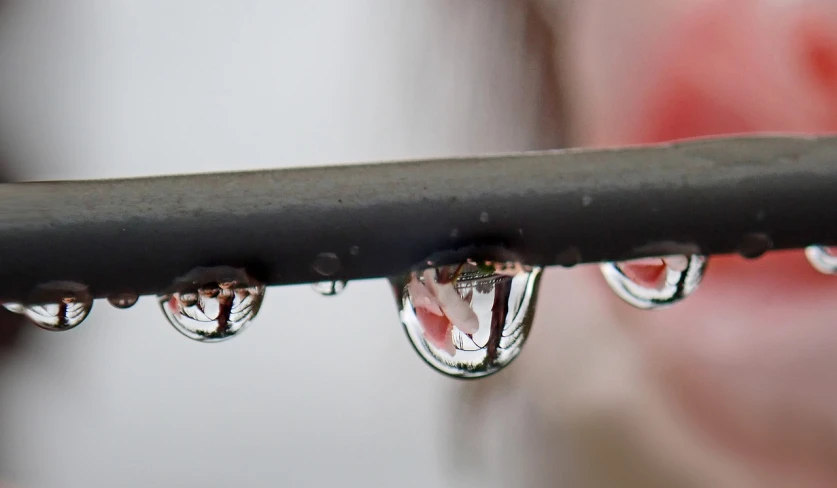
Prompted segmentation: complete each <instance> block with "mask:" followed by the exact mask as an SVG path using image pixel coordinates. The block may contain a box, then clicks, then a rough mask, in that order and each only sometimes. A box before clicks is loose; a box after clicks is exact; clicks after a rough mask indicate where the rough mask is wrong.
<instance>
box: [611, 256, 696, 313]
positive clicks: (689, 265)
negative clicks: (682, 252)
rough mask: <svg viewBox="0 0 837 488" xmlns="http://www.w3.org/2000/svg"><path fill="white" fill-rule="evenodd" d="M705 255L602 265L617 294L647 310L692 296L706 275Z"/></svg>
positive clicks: (667, 257) (662, 306)
mask: <svg viewBox="0 0 837 488" xmlns="http://www.w3.org/2000/svg"><path fill="white" fill-rule="evenodd" d="M707 262H708V261H707V259H706V256H702V255H698V254H693V255H691V256H666V257H662V258H648V259H636V260H632V261H625V262H621V263H616V262H609V263H603V264H602V265H601V270H602V274H603V275H604V278H605V281H607V283H608V285H610V288H611V289H613V291H614V292H615V293H616V295H617V296H618V297H619V298H621V299H622V300H624V301H625V302H627V303H629V304H631V305H633V306H634V307H637V308H641V309H644V310H652V309H663V308H666V307H668V306H671V305H673V304H674V303H677V302H678V301H680V300H682V299H684V298H686V297H687V296H689V295H690V294H692V293H693V292H694V291H695V290H696V289H697V287H698V285H700V282H701V280H702V279H703V275H704V274H705V272H706V264H707Z"/></svg>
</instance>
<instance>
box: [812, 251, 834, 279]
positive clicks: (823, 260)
mask: <svg viewBox="0 0 837 488" xmlns="http://www.w3.org/2000/svg"><path fill="white" fill-rule="evenodd" d="M805 257H806V258H808V262H809V263H811V266H813V267H814V269H816V270H817V271H819V272H820V273H824V274H837V248H833V247H827V246H808V247H806V248H805Z"/></svg>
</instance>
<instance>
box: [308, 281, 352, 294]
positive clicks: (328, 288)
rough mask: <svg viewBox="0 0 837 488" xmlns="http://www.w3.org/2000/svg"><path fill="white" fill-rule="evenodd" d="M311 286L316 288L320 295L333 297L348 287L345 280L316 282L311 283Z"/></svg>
mask: <svg viewBox="0 0 837 488" xmlns="http://www.w3.org/2000/svg"><path fill="white" fill-rule="evenodd" d="M311 288H313V289H314V291H316V292H317V293H319V294H320V295H323V296H326V297H331V296H334V295H337V294H338V293H340V292H341V291H343V289H344V288H346V282H345V281H339V280H337V281H320V282H318V283H314V284H312V285H311Z"/></svg>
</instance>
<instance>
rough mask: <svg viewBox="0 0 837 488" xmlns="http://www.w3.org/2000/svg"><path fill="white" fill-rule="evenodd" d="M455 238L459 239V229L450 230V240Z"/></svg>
mask: <svg viewBox="0 0 837 488" xmlns="http://www.w3.org/2000/svg"><path fill="white" fill-rule="evenodd" d="M457 237H459V229H451V230H450V238H451V239H456V238H457Z"/></svg>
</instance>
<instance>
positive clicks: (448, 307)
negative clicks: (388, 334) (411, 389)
mask: <svg viewBox="0 0 837 488" xmlns="http://www.w3.org/2000/svg"><path fill="white" fill-rule="evenodd" d="M540 274H541V269H540V268H535V267H525V266H521V265H519V264H517V263H495V262H488V261H482V262H474V261H468V262H466V263H463V264H461V265H452V266H440V267H431V268H427V269H425V270H423V271H421V272H413V273H410V274H407V275H405V276H402V277H400V278H397V279H393V280H392V284H393V286H394V288H395V294H396V301H397V303H398V308H399V314H400V316H401V322H402V324H403V325H404V329H405V331H406V332H407V336H408V338H409V339H410V342H411V343H412V344H413V347H415V350H416V352H418V354H419V356H421V358H422V359H424V361H425V362H427V363H428V364H429V365H430V366H432V367H433V368H434V369H436V370H438V371H440V372H442V373H444V374H447V375H450V376H453V377H457V378H482V377H485V376H488V375H490V374H492V373H495V372H497V371H499V370H501V369H502V368H504V367H505V366H507V365H509V364H510V363H511V362H512V361H513V360H514V359H515V358H516V357H517V356H518V355H519V354H520V351H521V349H522V347H523V344H524V343H525V342H526V339H527V338H528V336H529V332H530V330H531V327H532V320H533V318H534V311H535V302H536V301H537V293H538V284H539V282H540Z"/></svg>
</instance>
